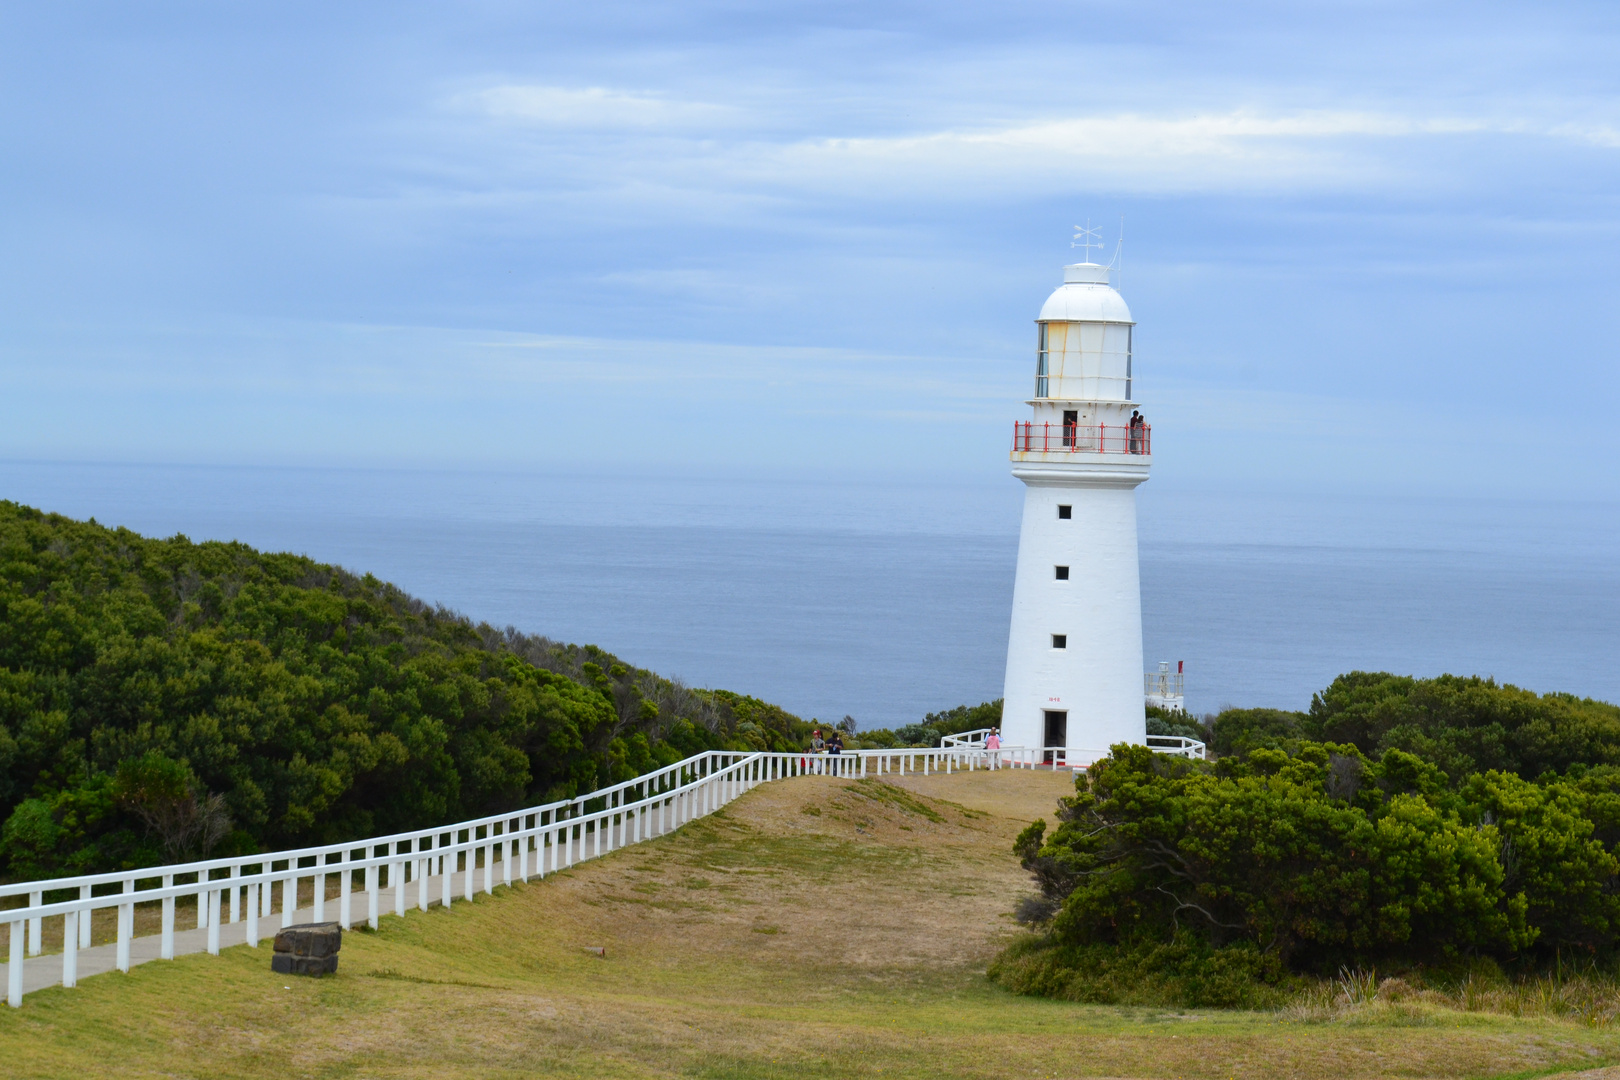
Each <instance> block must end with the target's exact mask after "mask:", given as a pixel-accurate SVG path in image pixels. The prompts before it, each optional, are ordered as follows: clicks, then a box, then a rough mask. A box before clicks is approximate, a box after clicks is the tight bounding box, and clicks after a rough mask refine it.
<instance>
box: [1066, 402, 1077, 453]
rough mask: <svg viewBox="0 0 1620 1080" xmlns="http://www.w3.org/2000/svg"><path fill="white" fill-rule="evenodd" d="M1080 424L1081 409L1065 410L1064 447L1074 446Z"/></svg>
mask: <svg viewBox="0 0 1620 1080" xmlns="http://www.w3.org/2000/svg"><path fill="white" fill-rule="evenodd" d="M1079 423H1080V410H1079V409H1064V410H1063V445H1064V446H1067V447H1071V448H1072V447H1073V446H1074V436H1075V428H1076V426H1077V425H1078V424H1079Z"/></svg>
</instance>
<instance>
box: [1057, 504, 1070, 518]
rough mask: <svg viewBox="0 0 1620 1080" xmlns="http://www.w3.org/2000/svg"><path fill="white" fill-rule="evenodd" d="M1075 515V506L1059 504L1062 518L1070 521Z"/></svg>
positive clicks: (1059, 513)
mask: <svg viewBox="0 0 1620 1080" xmlns="http://www.w3.org/2000/svg"><path fill="white" fill-rule="evenodd" d="M1073 516H1074V507H1072V506H1065V505H1063V504H1061V503H1060V504H1058V517H1060V518H1062V519H1063V520H1064V521H1068V520H1069V519H1070V518H1071V517H1073Z"/></svg>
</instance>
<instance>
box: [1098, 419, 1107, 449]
mask: <svg viewBox="0 0 1620 1080" xmlns="http://www.w3.org/2000/svg"><path fill="white" fill-rule="evenodd" d="M1097 453H1099V454H1106V453H1108V425H1107V424H1098V425H1097Z"/></svg>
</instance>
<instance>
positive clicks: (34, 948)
mask: <svg viewBox="0 0 1620 1080" xmlns="http://www.w3.org/2000/svg"><path fill="white" fill-rule="evenodd" d="M44 902H45V893H44V891H43V890H35V891H34V892H31V893H29V894H28V906H29V907H39V906H40V905H41V904H43V903H44ZM44 948H45V920H44V919H42V918H40V917H38V916H35V917H34V918H32V919H29V920H28V955H29V956H38V955H39V954H40V952H41V950H43V949H44Z"/></svg>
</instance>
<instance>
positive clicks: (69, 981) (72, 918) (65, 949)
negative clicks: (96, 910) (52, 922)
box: [62, 911, 174, 989]
mask: <svg viewBox="0 0 1620 1080" xmlns="http://www.w3.org/2000/svg"><path fill="white" fill-rule="evenodd" d="M79 922H80V920H79V913H78V912H77V911H70V912H68V913H67V914H66V915H63V916H62V985H63V986H65V987H67V988H69V989H72V988H73V987H75V986H78V985H79ZM171 941H172V938H171ZM173 958H174V948H173V945H172V944H171V945H170V948H169V959H171V960H172V959H173Z"/></svg>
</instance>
